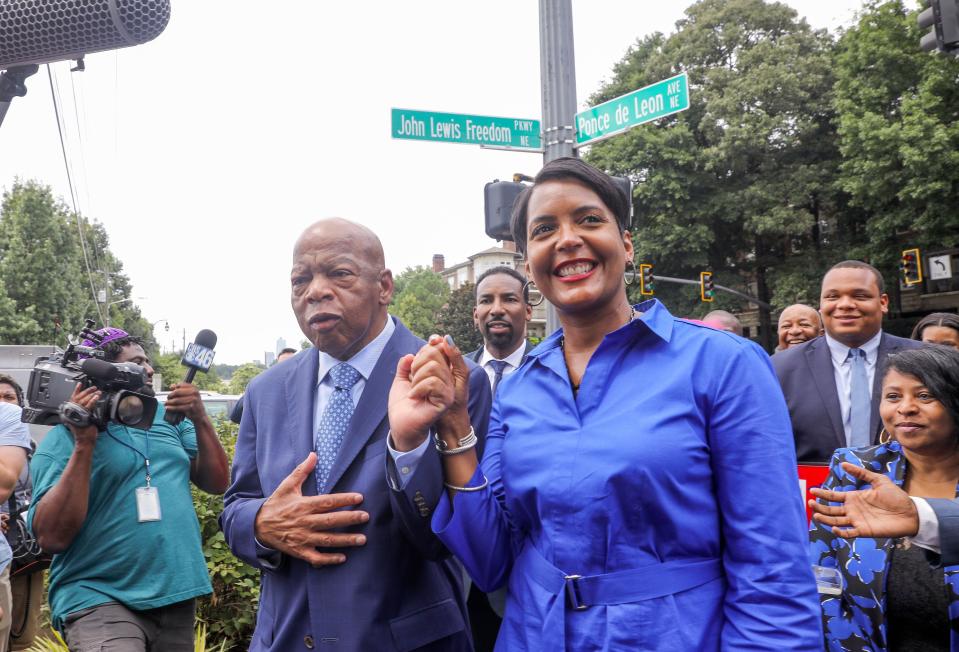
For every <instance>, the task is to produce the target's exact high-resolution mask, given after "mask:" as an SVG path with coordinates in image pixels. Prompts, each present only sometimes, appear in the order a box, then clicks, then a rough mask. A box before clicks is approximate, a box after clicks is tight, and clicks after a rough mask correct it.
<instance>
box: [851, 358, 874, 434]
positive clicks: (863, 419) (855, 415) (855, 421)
mask: <svg viewBox="0 0 959 652" xmlns="http://www.w3.org/2000/svg"><path fill="white" fill-rule="evenodd" d="M849 359H850V362H851V364H852V376H851V379H850V383H849V388H850V392H849V394H850V396H849V398H850V401H849V403H850V408H851V409H850V414H849V445H850V446H852V447H853V448H858V447H860V446H869V445H870V444H871V443H872V442H871V441H870V440H871V439H872V438H871V437H870V436H869V421H870V417H871V416H872V415H871V412H872V392H871V391H870V387H869V376H868V374H866V352H865V351H863V350H862V349H849Z"/></svg>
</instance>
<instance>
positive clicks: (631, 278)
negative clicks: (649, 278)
mask: <svg viewBox="0 0 959 652" xmlns="http://www.w3.org/2000/svg"><path fill="white" fill-rule="evenodd" d="M630 268H632V269H633V271H632V272H630V271H629V269H630ZM623 282H624V283H626V286H627V287H629V286H630V285H632V284H633V283H635V282H636V263H634V262H633V261H632V260H627V261H626V270H625V271H623Z"/></svg>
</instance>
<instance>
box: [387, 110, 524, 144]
mask: <svg viewBox="0 0 959 652" xmlns="http://www.w3.org/2000/svg"><path fill="white" fill-rule="evenodd" d="M391 133H392V136H393V138H402V139H407V140H432V141H439V142H445V143H466V144H468V145H485V146H487V147H498V148H504V149H532V150H539V149H540V148H541V147H542V143H541V140H540V124H539V120H527V119H520V118H495V117H491V116H484V115H466V114H463V113H436V112H434V111H416V110H410V109H393V125H392V129H391Z"/></svg>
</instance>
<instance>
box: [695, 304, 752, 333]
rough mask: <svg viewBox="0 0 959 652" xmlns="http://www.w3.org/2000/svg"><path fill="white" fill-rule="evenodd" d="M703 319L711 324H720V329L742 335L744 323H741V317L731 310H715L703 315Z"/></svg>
mask: <svg viewBox="0 0 959 652" xmlns="http://www.w3.org/2000/svg"><path fill="white" fill-rule="evenodd" d="M703 321H704V322H706V323H707V324H709V325H711V326H712V325H715V326H718V327H719V329H720V330H723V331H726V332H729V333H732V334H734V335H739V336H740V337H742V334H743V325H742V324H741V323H739V319H738V318H737V317H736V315H734V314H733V313H731V312H726V311H725V310H713V311H712V312H710V313H708V314H707V315H706V316H705V317H703Z"/></svg>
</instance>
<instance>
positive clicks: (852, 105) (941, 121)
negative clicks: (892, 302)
mask: <svg viewBox="0 0 959 652" xmlns="http://www.w3.org/2000/svg"><path fill="white" fill-rule="evenodd" d="M919 37H920V35H919V29H918V26H917V24H916V19H915V13H913V12H909V11H907V10H906V8H905V7H904V6H903V3H902V2H901V1H899V0H893V1H891V2H890V1H886V2H878V1H876V0H873V1H872V2H869V3H868V4H867V5H866V7H864V9H863V12H862V14H861V16H860V20H859V21H858V22H857V24H856V25H854V26H853V27H852V28H850V29H849V30H847V31H846V32H845V33H844V34H843V35H842V37H841V38H840V39H839V43H838V48H837V53H836V57H835V71H836V92H835V106H836V110H837V124H838V133H839V148H840V152H841V153H842V163H841V165H840V167H839V176H838V185H839V186H840V187H841V188H842V190H843V191H845V192H846V193H848V194H849V203H850V211H849V213H850V215H851V216H852V217H853V218H854V219H851V220H846V222H845V223H844V224H843V225H842V227H843V230H844V231H845V232H846V233H848V234H849V236H850V237H849V252H850V256H851V257H857V258H864V259H867V260H870V262H872V263H873V264H875V265H876V266H877V267H879V268H880V269H883V270H884V271H886V276H887V280H888V281H890V282H891V283H890V284H891V285H892V284H893V283H894V282H895V280H896V278H897V276H898V274H897V272H896V268H897V264H898V259H899V254H900V251H901V250H902V249H903V248H905V246H904V245H910V246H919V247H922V248H925V247H929V246H937V247H942V246H953V245H955V244H956V243H957V242H959V212H957V210H956V207H957V206H959V83H957V82H959V61H957V60H956V59H954V58H951V57H946V56H931V55H929V54H928V53H925V52H922V51H920V50H919V48H918V43H919ZM893 287H895V286H894V285H893Z"/></svg>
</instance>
